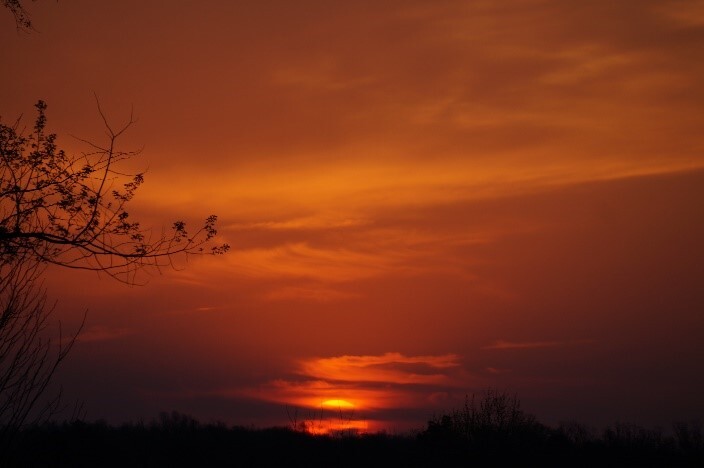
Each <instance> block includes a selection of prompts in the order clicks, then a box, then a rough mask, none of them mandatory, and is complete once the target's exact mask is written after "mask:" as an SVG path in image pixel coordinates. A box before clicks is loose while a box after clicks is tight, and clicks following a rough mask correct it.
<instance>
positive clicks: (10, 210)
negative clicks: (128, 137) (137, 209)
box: [0, 101, 229, 282]
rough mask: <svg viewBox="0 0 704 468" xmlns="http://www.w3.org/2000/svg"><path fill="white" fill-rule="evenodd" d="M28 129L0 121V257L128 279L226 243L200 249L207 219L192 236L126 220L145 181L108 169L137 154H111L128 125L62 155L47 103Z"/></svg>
mask: <svg viewBox="0 0 704 468" xmlns="http://www.w3.org/2000/svg"><path fill="white" fill-rule="evenodd" d="M36 108H37V112H38V115H37V119H36V121H35V124H34V128H33V131H32V132H31V133H30V134H29V135H27V136H25V135H23V133H22V131H21V130H20V122H19V120H18V121H16V122H15V123H14V124H13V125H11V126H8V125H4V124H2V123H0V257H2V258H3V259H8V258H13V257H18V258H20V257H21V258H25V257H27V256H30V257H34V258H35V259H37V260H39V261H41V262H45V263H53V264H58V265H61V266H64V267H68V268H77V269H88V270H96V271H101V272H106V273H108V274H110V275H112V276H114V277H115V278H117V279H120V280H122V281H125V282H133V281H134V279H135V276H134V275H135V273H136V272H137V271H138V270H140V269H141V268H142V267H144V266H156V267H159V266H164V265H168V264H171V260H172V257H173V256H174V255H175V254H186V255H188V254H203V253H211V254H222V253H224V252H226V251H227V250H228V249H229V246H228V245H227V244H221V245H217V246H212V247H210V248H209V249H208V250H205V248H204V244H206V243H207V242H208V241H210V240H212V239H213V237H214V236H215V235H216V234H217V231H216V229H215V222H216V220H217V217H216V216H214V215H211V216H209V217H207V218H206V220H205V223H204V224H203V225H202V226H201V227H200V228H199V229H197V230H196V231H195V232H194V233H193V234H189V232H188V231H187V230H186V223H184V222H183V221H175V222H174V223H173V225H172V227H171V229H170V230H169V231H168V232H167V231H162V232H161V233H160V234H158V235H154V233H153V232H152V231H150V230H147V229H144V228H143V227H142V226H141V224H140V223H139V222H137V221H132V220H131V218H130V216H129V213H128V212H127V211H126V205H127V203H128V202H129V201H130V200H132V198H133V197H134V195H135V192H136V191H137V189H138V188H139V186H140V185H141V184H142V182H143V181H144V176H143V174H141V173H140V174H134V175H131V176H129V175H127V174H125V173H123V172H121V171H119V170H117V169H116V168H115V166H116V165H117V164H118V163H120V162H122V161H124V160H126V159H128V158H130V157H132V156H134V155H135V154H137V153H136V152H125V151H120V150H118V149H117V146H116V143H117V140H118V138H119V137H120V136H122V135H123V134H124V132H125V131H126V130H127V129H128V128H129V127H130V126H131V125H132V124H133V123H134V118H133V117H132V116H130V119H129V120H128V121H127V123H126V124H124V125H123V126H122V127H120V128H119V129H114V128H113V127H112V126H111V125H110V123H109V122H108V121H107V119H106V118H105V115H104V114H103V112H102V110H101V109H100V104H99V103H98V111H99V113H100V116H101V118H102V120H103V123H104V124H105V128H106V132H107V136H108V139H107V142H106V143H105V144H103V145H99V144H96V143H93V142H90V141H87V140H82V141H83V142H84V143H86V144H88V146H89V147H90V148H91V151H90V152H87V153H83V154H81V155H79V156H69V155H67V154H66V153H65V152H64V151H63V150H61V149H59V148H58V147H57V144H56V140H57V137H56V134H52V133H46V114H45V111H46V104H45V103H44V102H43V101H39V102H38V103H37V104H36Z"/></svg>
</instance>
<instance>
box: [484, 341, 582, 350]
mask: <svg viewBox="0 0 704 468" xmlns="http://www.w3.org/2000/svg"><path fill="white" fill-rule="evenodd" d="M588 343H593V340H569V341H507V340H497V341H495V342H494V343H492V344H490V345H487V346H484V347H482V349H537V348H559V347H564V346H573V345H580V344H588Z"/></svg>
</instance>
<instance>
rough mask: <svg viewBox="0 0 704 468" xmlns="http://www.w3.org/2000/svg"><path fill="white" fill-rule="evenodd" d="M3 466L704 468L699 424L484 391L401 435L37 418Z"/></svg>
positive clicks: (170, 418) (180, 417) (169, 416)
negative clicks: (668, 425)
mask: <svg viewBox="0 0 704 468" xmlns="http://www.w3.org/2000/svg"><path fill="white" fill-rule="evenodd" d="M0 465H1V466H8V467H14V466H16V467H27V468H32V467H162V466H163V467H240V466H242V467H250V466H251V467H258V466H297V467H335V466H341V467H346V466H360V467H362V466H384V467H391V466H404V467H426V466H429V467H441V466H446V467H453V466H540V467H546V466H556V467H557V466H560V467H564V466H574V467H592V466H599V467H602V466H638V467H641V466H667V467H678V466H682V467H686V466H699V467H701V466H704V443H703V441H702V424H701V422H698V421H691V422H686V423H685V422H682V423H676V424H674V425H673V428H672V431H671V433H668V434H665V433H664V432H662V431H659V430H652V429H645V428H642V427H639V426H636V425H633V424H615V425H613V426H610V427H608V428H607V429H606V430H604V431H603V432H601V433H597V432H596V431H594V430H591V429H589V428H587V427H586V426H584V425H582V424H579V423H575V422H571V423H563V424H561V425H560V426H559V427H557V428H550V427H548V426H546V425H544V424H541V423H540V422H538V421H537V420H536V419H535V418H534V417H533V416H531V415H528V414H526V413H524V412H523V411H522V410H521V408H520V403H519V401H518V399H517V398H516V397H513V396H510V395H508V394H506V393H501V392H497V391H489V392H487V393H486V394H485V395H484V396H483V397H481V398H475V397H471V398H470V397H468V398H467V401H466V403H465V405H464V406H463V407H461V408H459V409H456V410H454V411H451V412H449V413H447V414H444V415H440V416H437V417H434V418H432V419H431V420H430V421H429V422H428V424H427V425H426V427H425V428H423V429H419V430H417V431H414V432H411V433H407V434H387V433H376V434H361V433H354V432H352V431H342V432H337V433H331V434H328V435H323V436H321V435H311V434H309V433H307V432H305V431H301V430H296V429H295V428H294V427H277V428H268V429H257V428H247V427H241V426H227V425H226V424H224V423H211V424H202V423H200V422H198V421H197V420H196V419H194V418H192V417H190V416H187V415H184V414H181V413H178V412H172V413H162V414H161V415H160V416H159V418H157V419H155V420H153V421H151V422H148V423H144V422H139V423H130V424H125V425H122V426H110V425H108V424H107V423H105V422H101V421H98V422H90V423H89V422H84V421H73V422H63V423H56V422H53V423H45V424H42V425H35V426H31V427H27V428H25V429H24V430H22V431H21V432H20V434H19V435H18V437H17V438H16V439H15V441H14V443H13V444H12V449H11V450H9V451H7V452H6V453H4V454H2V460H0Z"/></svg>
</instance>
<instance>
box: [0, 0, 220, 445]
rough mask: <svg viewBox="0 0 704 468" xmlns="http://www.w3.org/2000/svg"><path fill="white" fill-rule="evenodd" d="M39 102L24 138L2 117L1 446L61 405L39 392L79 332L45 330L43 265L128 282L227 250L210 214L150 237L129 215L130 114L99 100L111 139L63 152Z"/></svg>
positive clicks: (132, 181)
mask: <svg viewBox="0 0 704 468" xmlns="http://www.w3.org/2000/svg"><path fill="white" fill-rule="evenodd" d="M5 3H6V5H7V1H6V2H5ZM96 101H97V99H96ZM36 109H37V118H36V121H35V123H34V126H33V128H32V129H31V130H30V131H29V132H28V134H26V135H25V130H24V129H23V128H22V127H21V126H20V120H19V119H18V120H17V121H15V122H14V123H12V124H11V125H5V124H4V123H2V122H1V121H0V449H2V448H3V447H2V445H3V443H7V440H8V436H9V435H11V434H12V433H16V432H17V431H18V430H19V429H20V428H21V427H23V425H24V424H26V423H28V422H34V421H41V420H42V419H45V418H46V417H48V416H50V415H51V414H52V413H53V412H54V411H56V410H57V409H58V404H59V399H60V395H54V396H51V395H45V393H46V392H45V391H46V389H47V386H48V385H49V383H50V381H51V378H52V376H53V375H54V373H55V371H56V368H57V366H58V365H59V364H60V363H61V362H62V361H63V360H64V359H65V358H66V355H67V353H68V352H69V351H70V349H71V347H72V346H73V344H74V342H75V340H76V337H77V334H78V332H76V333H74V334H72V335H70V336H69V337H67V338H66V337H61V336H60V331H59V336H58V338H55V339H54V340H53V341H52V340H51V338H50V337H49V335H47V330H46V328H47V324H48V319H49V317H50V315H51V312H52V310H53V307H51V306H49V305H48V304H47V301H46V295H45V292H44V290H43V288H42V286H41V282H40V279H41V275H42V274H43V272H44V270H45V268H46V267H47V266H48V265H49V264H55V265H60V266H62V267H66V268H75V269H88V270H94V271H98V272H105V273H107V274H109V275H110V276H112V277H113V278H116V279H118V280H120V281H123V282H127V283H134V282H135V275H136V273H137V272H138V271H139V270H141V269H142V268H143V267H147V266H151V267H157V268H159V267H161V266H165V265H172V259H173V257H174V256H175V255H192V254H215V255H217V254H222V253H224V252H226V251H227V250H228V249H229V246H228V245H227V244H220V245H215V246H209V247H206V245H210V244H211V242H212V241H213V238H214V237H215V236H216V235H217V231H216V229H215V222H216V220H217V218H216V217H215V216H214V215H213V216H209V217H207V218H206V220H205V222H204V224H203V225H202V226H200V227H199V228H198V229H196V230H195V231H194V232H193V233H192V234H191V233H189V232H188V231H187V229H186V224H185V223H184V222H183V221H176V222H174V223H173V225H172V226H171V228H170V229H165V230H161V231H160V232H158V233H156V234H155V233H153V232H152V231H151V230H148V229H145V228H143V227H142V225H141V224H140V223H139V222H137V221H132V219H131V218H130V216H129V214H128V212H127V211H126V207H127V204H128V203H129V201H130V200H132V198H133V197H134V195H135V192H136V191H137V189H138V188H139V186H140V185H141V184H142V182H143V181H144V177H143V175H142V174H133V175H130V174H127V173H125V172H123V171H120V170H118V169H117V166H118V165H119V163H120V162H123V161H124V160H126V159H128V158H130V157H132V156H134V155H135V154H137V153H136V152H124V151H120V150H118V149H117V140H118V139H119V137H120V136H122V135H123V134H124V132H125V131H126V130H127V129H128V128H129V127H130V126H131V125H132V124H133V123H134V118H133V117H132V116H131V117H130V119H129V120H128V121H127V122H126V123H125V124H124V125H122V126H121V127H120V128H114V127H113V126H112V125H111V124H110V123H109V122H108V120H107V119H106V118H105V115H104V113H103V112H102V110H101V109H100V105H99V104H98V111H99V114H100V117H101V118H102V120H103V123H104V125H105V129H106V134H107V141H106V142H105V144H97V143H94V142H90V141H87V140H82V141H84V143H86V144H87V145H88V147H89V148H90V150H89V151H88V152H85V153H82V154H79V155H74V156H69V155H68V154H66V152H64V151H63V150H61V149H59V148H58V146H57V136H56V135H55V134H52V133H47V132H46V113H45V111H46V104H45V103H44V102H43V101H39V102H38V103H37V104H36ZM84 320H85V318H84ZM81 327H82V325H81ZM79 331H80V328H79Z"/></svg>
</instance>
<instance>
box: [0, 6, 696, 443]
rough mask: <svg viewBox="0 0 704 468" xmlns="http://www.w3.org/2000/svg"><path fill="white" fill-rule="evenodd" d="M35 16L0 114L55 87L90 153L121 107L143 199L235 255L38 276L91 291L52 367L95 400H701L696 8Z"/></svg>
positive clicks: (247, 417)
mask: <svg viewBox="0 0 704 468" xmlns="http://www.w3.org/2000/svg"><path fill="white" fill-rule="evenodd" d="M28 7H29V9H30V12H31V14H32V19H33V22H34V24H35V27H36V29H37V31H36V32H32V33H29V34H26V33H18V32H17V31H16V30H15V28H14V25H13V23H12V17H11V15H10V14H9V13H6V12H5V13H3V12H0V13H2V15H0V40H1V41H2V44H3V48H2V51H1V52H0V57H1V58H2V63H3V65H4V66H3V72H2V74H0V84H1V86H0V116H1V117H2V119H3V121H4V122H7V121H10V120H14V119H16V118H17V116H19V115H20V114H24V116H25V122H30V121H31V115H32V109H33V108H32V105H33V104H34V103H35V102H36V100H38V99H44V100H46V101H47V103H48V105H49V107H48V118H49V127H50V128H51V129H52V130H53V131H56V132H57V133H58V134H59V135H60V138H59V144H60V145H63V147H65V148H66V149H69V150H71V151H80V150H81V149H82V147H81V144H80V142H78V141H77V140H75V139H73V138H71V136H70V135H77V136H80V137H82V138H89V139H100V138H101V137H102V135H103V134H102V129H101V127H100V125H101V122H100V119H99V117H98V115H97V112H96V109H95V104H94V101H93V97H92V93H93V92H95V93H97V95H98V96H99V97H100V100H101V103H102V104H103V107H104V109H105V110H106V112H107V114H108V116H109V117H110V118H111V119H113V120H114V121H121V120H123V119H125V118H126V117H127V116H128V115H129V112H130V108H131V106H134V109H135V114H136V115H137V117H138V119H139V121H138V123H137V125H136V126H134V127H133V128H132V129H131V131H130V133H129V134H127V135H126V136H125V139H124V140H123V141H122V145H123V147H124V149H135V148H140V147H142V146H143V147H144V151H143V153H142V154H141V155H140V156H139V158H138V159H135V160H134V161H131V162H130V167H131V168H132V169H134V170H144V169H147V175H146V183H145V185H144V186H143V187H142V188H141V189H140V193H139V194H138V196H137V197H136V199H135V200H134V201H133V202H132V203H133V207H132V209H131V210H130V213H131V215H133V216H135V217H137V215H139V218H140V219H141V221H142V224H145V225H153V226H155V228H156V229H159V227H160V226H162V225H167V224H168V223H169V222H170V221H172V220H174V219H180V218H187V219H189V220H191V221H192V222H197V221H198V220H199V219H202V218H204V217H205V216H207V215H209V214H211V213H217V214H218V215H219V217H220V227H221V229H220V232H221V234H222V239H223V240H225V241H227V242H229V243H230V244H231V245H232V246H233V250H232V251H231V253H229V254H228V255H227V256H225V257H219V258H204V259H195V260H191V261H190V262H189V263H188V264H187V265H183V266H184V267H185V268H184V269H182V270H178V271H164V272H163V274H162V275H158V274H153V276H152V277H151V278H150V281H149V283H148V284H147V285H146V286H142V287H127V286H125V285H122V284H118V283H116V282H114V281H111V280H110V279H108V278H96V277H95V275H92V274H87V273H80V272H78V273H74V272H69V273H67V272H61V271H58V270H51V271H50V272H49V277H48V280H47V286H48V288H49V294H50V297H52V298H55V299H56V300H58V308H59V314H60V315H61V317H62V318H63V319H64V321H65V324H72V323H75V322H76V320H77V317H78V316H79V315H80V314H81V313H82V311H83V310H85V309H88V310H89V315H88V323H87V326H86V329H85V331H84V334H83V336H82V338H81V342H80V343H79V344H78V345H77V346H76V348H75V350H74V352H73V353H72V355H71V358H70V359H69V361H67V363H66V366H65V367H64V369H63V371H62V374H61V375H60V377H59V378H60V380H61V382H62V383H63V385H64V387H65V391H66V392H67V394H68V395H72V396H75V397H76V398H80V399H83V400H85V406H86V409H87V411H88V417H89V418H103V417H104V418H107V419H109V420H113V421H123V420H126V419H136V418H140V417H143V418H149V417H151V416H153V415H155V414H156V413H157V412H158V411H160V410H169V409H172V408H173V409H178V410H180V411H184V412H189V413H191V414H194V415H195V416H198V417H201V418H203V419H205V420H208V419H223V420H227V421H229V422H238V423H245V424H249V423H255V424H258V425H268V424H286V423H288V422H289V415H288V414H287V411H286V408H287V407H300V408H301V414H302V415H305V414H308V415H310V414H312V413H311V411H313V410H319V409H320V407H321V405H323V403H324V402H326V401H329V400H340V401H345V402H349V403H350V404H351V405H353V409H354V413H355V414H354V417H350V418H349V419H348V420H347V423H348V424H349V425H353V426H355V425H356V426H355V427H361V426H362V425H364V427H366V428H368V429H370V430H376V429H380V428H390V429H393V428H408V427H412V426H413V425H416V426H420V425H422V424H423V422H424V421H425V420H426V419H427V418H428V417H430V416H431V415H432V414H433V413H437V412H439V411H442V410H444V409H447V408H450V407H452V406H453V405H457V404H460V403H461V402H462V401H463V399H464V396H465V394H467V393H471V392H476V391H481V390H482V389H484V388H487V387H490V386H494V387H499V388H502V389H508V390H510V391H515V392H518V394H519V396H520V397H522V400H523V402H524V406H525V407H526V409H527V410H529V411H531V412H534V413H536V414H537V415H538V417H539V418H540V419H542V420H545V421H546V422H550V423H554V422H557V421H558V420H560V419H570V418H576V419H580V420H584V421H586V422H589V423H594V424H603V423H607V422H613V421H616V420H631V421H636V422H644V423H648V424H650V423H652V424H655V423H660V424H667V423H669V422H671V421H672V420H675V419H689V418H691V417H694V416H699V417H702V416H704V400H703V399H702V398H701V395H702V394H704V377H702V376H704V372H703V371H704V368H703V366H702V363H703V362H704V361H703V360H702V356H704V345H703V344H702V343H701V336H704V314H703V312H704V284H703V280H702V278H704V243H703V242H702V240H701V239H704V153H703V150H704V137H702V135H704V131H703V130H702V129H703V128H704V112H702V109H704V88H703V87H702V86H701V83H702V82H703V79H704V64H703V62H702V60H701V56H702V54H703V53H704V2H702V1H697V0H690V1H669V2H661V1H648V0H638V1H621V2H612V1H606V0H604V1H592V2H562V1H545V0H521V1H518V0H516V1H510V0H508V1H502V2H492V1H482V0H476V1H469V0H467V1H432V2H428V1H417V2H415V1H385V2H372V1H369V2H368V1H353V2H327V1H301V2H289V1H273V0H271V1H268V0H267V1H251V2H245V1H240V2H225V1H213V2H196V1H177V2H174V1H150V2H141V1H136V0H135V1H120V2H117V1H115V2H92V1H88V0H83V1H79V0H75V1H70V2H68V1H67V2H63V1H62V2H37V3H32V4H30V5H28ZM306 411H308V413H305V412H306ZM333 415H334V410H332V411H331V417H332V418H333V419H334V417H333ZM330 424H333V423H332V422H331V423H330ZM329 427H332V426H329ZM350 427H351V426H350Z"/></svg>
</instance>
